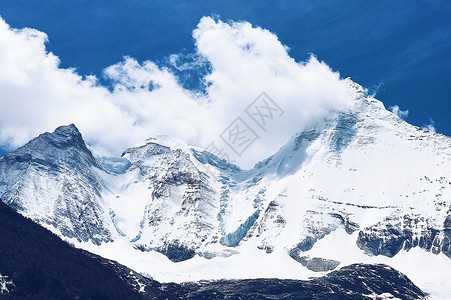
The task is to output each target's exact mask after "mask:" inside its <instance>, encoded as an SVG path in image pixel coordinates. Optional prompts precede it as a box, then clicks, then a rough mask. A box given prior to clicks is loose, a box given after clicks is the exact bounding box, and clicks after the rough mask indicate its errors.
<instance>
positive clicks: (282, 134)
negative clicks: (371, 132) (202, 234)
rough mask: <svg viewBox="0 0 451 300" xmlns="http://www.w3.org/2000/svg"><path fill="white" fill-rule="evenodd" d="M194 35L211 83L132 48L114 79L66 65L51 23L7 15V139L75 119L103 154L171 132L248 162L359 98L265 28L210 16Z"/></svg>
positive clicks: (3, 109) (1, 38)
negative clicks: (34, 24) (43, 25)
mask: <svg viewBox="0 0 451 300" xmlns="http://www.w3.org/2000/svg"><path fill="white" fill-rule="evenodd" d="M193 38H194V40H195V45H196V52H197V53H195V55H196V56H197V57H199V59H200V60H202V61H207V62H208V63H209V64H210V72H208V73H207V74H206V75H205V76H203V77H202V78H201V81H202V82H203V83H204V86H205V90H204V91H203V92H198V91H194V90H189V89H186V88H184V87H183V84H182V81H183V78H180V77H177V76H176V75H175V74H174V73H173V72H172V71H171V68H170V66H169V65H168V66H164V65H157V64H156V63H154V62H151V61H145V62H142V63H139V62H138V61H136V60H135V59H133V58H131V57H125V58H124V60H123V61H122V62H119V63H117V64H115V65H112V66H109V67H107V68H106V69H105V70H104V74H105V76H106V77H107V79H108V80H109V81H110V82H111V86H108V87H107V86H102V85H101V84H100V83H99V82H98V81H97V79H96V78H95V77H94V76H85V77H82V76H80V75H79V74H77V72H76V70H74V69H62V68H59V59H58V57H56V56H55V55H54V54H52V53H49V52H47V51H46V48H45V43H46V41H47V36H46V34H45V33H42V32H40V31H37V30H34V29H28V28H25V29H20V30H18V29H12V28H10V27H9V26H8V25H7V24H6V23H5V21H4V20H2V19H1V20H0V90H1V91H2V95H1V97H2V98H1V99H0V145H2V146H3V147H9V148H10V149H13V148H15V147H18V146H21V145H23V144H24V143H26V142H27V141H28V140H29V139H31V138H32V137H34V136H36V135H37V134H39V133H42V132H44V131H51V130H53V129H54V128H56V127H57V126H59V125H63V124H69V123H74V124H76V125H77V127H79V129H80V131H81V132H82V133H83V135H84V137H85V139H86V141H87V143H88V145H90V146H91V147H92V148H93V150H94V151H96V152H98V153H100V154H102V155H119V154H120V153H121V152H122V151H123V150H124V149H125V148H127V147H131V146H135V145H138V144H142V143H144V141H145V140H146V138H148V137H152V136H157V135H169V136H173V137H175V138H179V139H182V140H184V141H185V142H187V143H189V144H191V145H194V146H199V147H202V148H208V147H209V146H210V145H212V143H214V145H215V147H217V148H218V149H221V150H223V152H225V153H227V154H228V155H227V156H226V157H225V158H228V159H229V160H231V161H233V162H235V163H237V164H238V165H240V166H242V167H245V168H246V167H251V166H252V165H253V164H254V163H256V162H258V161H259V160H261V159H264V158H266V157H267V156H269V155H271V154H273V153H274V152H275V151H277V150H278V148H279V147H281V146H282V145H283V144H284V143H285V142H286V141H287V140H288V139H289V138H290V137H291V136H292V135H293V134H295V133H296V132H298V131H300V130H302V129H303V128H305V127H306V126H309V125H310V124H312V122H315V121H317V120H318V119H320V118H324V117H326V116H328V115H329V114H330V113H331V112H334V111H340V110H344V109H347V108H348V107H349V106H350V105H351V102H352V100H351V99H352V97H350V96H349V93H350V89H349V87H348V85H347V84H346V82H344V81H343V80H341V79H340V76H339V74H338V73H336V72H333V71H332V70H331V69H330V68H329V67H328V66H327V65H326V64H325V63H323V62H320V61H318V60H317V59H316V58H315V57H314V56H312V57H310V59H309V60H308V61H306V62H296V61H295V60H293V59H292V58H291V57H290V56H289V54H288V48H287V47H286V46H284V45H283V44H282V43H281V42H280V41H279V40H278V38H277V36H276V35H275V34H273V33H271V32H269V31H267V30H265V29H262V28H260V27H254V26H252V25H251V24H250V23H248V22H230V23H225V22H222V21H221V20H215V19H213V18H210V17H204V18H202V19H201V20H200V22H199V24H198V26H197V28H196V29H194V31H193ZM170 58H171V61H172V62H174V61H175V60H177V59H176V58H178V57H176V55H175V56H171V57H170ZM177 63H178V64H179V65H183V62H182V63H181V62H177ZM183 68H185V69H186V68H196V64H193V63H190V64H184V65H183ZM263 92H264V94H262V93H263ZM261 95H264V97H263V98H261V97H260V98H257V97H258V96H261ZM254 100H255V101H254ZM263 116H267V117H266V119H265V117H263ZM261 121H264V124H263V125H262V123H261ZM238 125H239V126H241V127H240V128H241V131H242V129H243V128H245V129H247V130H248V133H252V134H253V135H252V138H253V140H252V143H250V144H249V145H248V146H246V145H244V146H243V144H244V142H245V141H246V140H245V139H241V137H240V138H239V139H237V136H235V139H234V141H235V142H237V141H238V142H239V143H241V144H242V145H239V146H236V145H234V144H233V143H232V145H231V140H230V139H229V140H227V138H230V137H231V135H230V132H231V130H232V129H233V130H234V129H237V128H238V127H239V126H238ZM237 126H238V127H237ZM243 126H244V127H243ZM239 131H240V129H238V130H237V131H236V132H239ZM248 137H249V136H248ZM244 148H245V149H244ZM243 149H244V150H243ZM210 150H211V149H210Z"/></svg>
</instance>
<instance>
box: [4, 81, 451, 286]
mask: <svg viewBox="0 0 451 300" xmlns="http://www.w3.org/2000/svg"><path fill="white" fill-rule="evenodd" d="M348 82H349V84H350V86H351V87H353V88H354V90H355V92H354V93H353V95H354V98H355V99H354V100H355V101H354V105H353V107H351V108H350V109H349V110H348V111H345V112H340V113H336V114H335V115H334V116H333V117H330V118H328V119H324V120H321V121H320V122H318V123H317V124H314V125H313V126H312V127H311V128H308V129H307V130H305V131H302V132H299V133H298V134H297V135H295V136H293V138H292V139H291V140H290V141H288V143H287V144H285V145H284V146H283V147H282V148H281V149H280V150H279V151H278V152H277V153H275V154H274V155H273V156H271V157H269V158H268V159H266V160H264V161H262V162H260V163H258V164H257V165H256V166H255V167H254V168H253V169H251V170H241V169H240V168H238V167H237V166H234V165H232V164H229V163H227V162H225V161H223V160H220V159H218V158H217V157H215V156H214V155H212V154H210V153H208V152H205V151H202V150H201V149H193V148H191V147H189V146H188V145H184V144H183V143H178V144H177V146H175V147H174V146H171V145H173V143H172V144H171V143H170V142H168V143H163V144H166V145H162V144H160V143H158V142H157V141H153V140H149V141H148V142H147V143H146V144H145V145H143V146H141V147H136V148H131V149H128V150H126V151H125V152H124V154H123V155H122V157H121V158H99V159H96V158H94V157H93V156H92V154H91V152H90V151H89V150H88V149H87V148H86V146H85V144H84V142H83V140H82V138H81V135H80V133H79V132H78V130H77V129H76V128H75V127H74V126H73V125H70V126H66V127H60V128H58V129H57V130H56V131H55V132H54V133H51V134H50V133H46V134H43V135H41V136H39V137H38V138H36V139H34V140H33V141H31V142H30V143H28V144H27V145H25V146H24V147H22V148H20V149H18V150H17V151H15V152H13V153H11V154H8V155H6V156H5V157H3V158H1V159H0V197H1V198H2V200H3V201H4V202H5V203H7V204H9V205H10V206H13V207H14V208H16V209H17V210H18V211H20V212H21V213H22V214H24V215H26V216H29V217H30V218H32V219H33V220H35V221H36V222H38V223H41V224H43V225H45V226H47V227H49V228H51V229H52V228H53V230H54V231H55V232H57V233H58V234H60V235H61V236H62V237H64V238H67V239H70V240H72V241H76V240H78V242H79V244H78V245H80V246H81V247H84V248H85V249H88V250H90V251H93V252H96V253H98V254H100V255H103V256H105V257H108V258H112V259H116V260H118V261H119V262H121V263H123V264H125V265H127V266H129V267H131V268H134V269H136V270H137V271H140V272H142V273H146V274H148V275H151V276H153V277H155V278H156V279H158V280H163V281H167V280H174V281H186V280H192V279H194V280H197V279H212V278H215V279H218V278H230V277H234V278H246V277H247V278H249V277H279V278H304V277H308V276H314V275H319V274H322V272H327V271H330V270H333V269H335V268H339V267H341V266H343V265H345V264H349V263H352V262H366V263H376V262H383V263H387V264H390V265H392V266H395V267H396V268H398V269H399V270H400V271H401V272H404V273H406V274H407V275H408V276H414V277H415V276H417V275H418V272H422V273H423V274H425V275H424V277H421V276H419V277H418V276H417V277H415V279H417V281H422V282H415V280H414V282H415V283H417V284H419V285H420V287H426V289H429V290H431V291H432V290H435V291H439V290H440V289H441V288H446V287H444V286H442V283H443V282H445V283H446V281H447V280H448V281H449V280H451V276H450V275H448V273H449V272H445V271H443V270H449V268H450V267H451V260H450V258H451V211H450V207H451V138H449V137H447V136H443V135H440V134H436V133H432V132H428V131H426V130H424V129H422V128H418V127H415V126H412V125H410V124H408V123H406V122H405V121H403V120H402V119H400V118H398V117H397V116H396V115H395V114H393V113H391V112H389V111H387V110H386V109H385V108H384V106H383V104H382V103H381V102H380V101H378V100H376V99H374V98H373V97H371V96H369V95H368V94H367V93H366V92H365V91H364V90H363V89H362V88H361V87H360V86H359V85H358V84H356V83H354V82H353V81H351V80H348ZM95 245H97V246H95ZM340 249H341V250H340ZM162 254H163V255H164V256H166V257H164V256H163V255H162ZM412 257H415V258H418V257H421V259H423V260H424V261H428V262H430V263H429V264H427V265H426V266H425V265H420V263H417V265H415V264H413V263H412V262H411V261H412V260H411V258H412ZM175 262H177V263H175ZM432 266H439V268H441V269H440V270H435V272H436V273H434V275H435V276H436V277H434V278H435V283H433V282H429V281H428V280H427V279H425V278H427V277H428V276H430V275H431V274H427V272H434V270H432ZM428 267H429V269H430V271H428ZM419 270H421V271H419ZM422 284H423V286H422ZM432 285H433V286H432ZM448 292H451V291H449V290H448Z"/></svg>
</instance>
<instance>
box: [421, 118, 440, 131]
mask: <svg viewBox="0 0 451 300" xmlns="http://www.w3.org/2000/svg"><path fill="white" fill-rule="evenodd" d="M423 128H424V129H426V130H428V131H430V132H434V133H435V132H437V131H436V130H435V122H434V120H432V119H429V124H424V125H423Z"/></svg>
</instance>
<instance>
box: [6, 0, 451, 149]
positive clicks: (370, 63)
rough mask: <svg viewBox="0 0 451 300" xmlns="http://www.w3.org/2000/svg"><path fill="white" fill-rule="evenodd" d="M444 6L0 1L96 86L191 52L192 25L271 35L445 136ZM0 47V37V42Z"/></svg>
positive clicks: (450, 10)
mask: <svg viewBox="0 0 451 300" xmlns="http://www.w3.org/2000/svg"><path fill="white" fill-rule="evenodd" d="M450 3H451V1H449V0H444V1H349V0H348V1H341V0H326V1H297V2H294V1H268V0H265V1H235V0H234V1H149V0H128V1H117V0H108V1H107V0H97V1H84V0H78V1H56V0H53V1H46V0H40V1H37V0H1V2H0V15H1V16H2V17H3V18H4V19H5V20H6V22H7V23H9V24H10V25H11V26H12V27H15V28H22V27H32V28H36V29H38V30H41V31H44V32H46V33H47V34H48V36H49V39H50V42H49V44H48V45H47V48H48V49H49V50H50V51H52V52H54V53H55V54H56V55H57V56H59V57H60V59H61V66H62V67H75V68H76V69H77V70H78V72H79V73H80V74H82V75H87V74H95V75H97V76H98V77H101V76H102V75H101V74H102V70H103V69H104V68H105V67H107V66H109V65H112V64H114V63H117V62H119V61H121V60H122V57H123V56H124V55H128V56H131V57H134V58H136V59H137V60H139V61H143V60H153V61H160V62H162V61H163V60H164V58H165V57H167V56H168V55H170V54H173V53H178V52H186V53H190V52H192V51H193V49H194V44H193V39H192V37H191V32H192V30H193V29H194V28H195V27H196V25H197V23H198V22H199V19H200V18H201V17H202V16H211V15H219V17H220V18H221V19H222V20H234V21H239V20H246V21H249V22H251V23H252V24H254V25H256V26H261V27H263V28H266V29H268V30H270V31H271V32H273V33H275V34H276V35H277V36H278V37H279V39H280V41H281V42H282V43H283V44H285V45H287V46H288V47H290V49H291V50H290V55H291V56H292V57H293V58H295V59H296V60H297V61H301V60H305V59H306V58H307V57H308V56H309V54H310V53H314V54H315V55H316V56H317V57H318V59H320V60H324V61H325V62H326V63H327V64H328V65H330V66H331V67H332V69H334V70H336V71H339V72H340V74H341V76H342V77H347V76H351V77H352V78H353V79H354V80H355V81H357V82H358V83H360V84H362V85H363V86H364V87H366V88H368V89H369V90H370V91H376V90H377V96H376V97H377V98H378V99H380V100H382V101H383V102H384V104H385V105H386V106H387V107H388V106H392V105H395V104H397V105H399V106H400V108H401V109H403V110H405V109H409V111H410V114H409V116H408V117H407V121H408V122H410V123H412V124H415V125H418V126H422V125H424V124H426V123H429V118H432V119H433V120H434V121H435V124H436V129H437V131H438V132H440V133H443V134H446V135H449V136H451V122H450V121H449V120H450V117H449V115H450V113H451V101H450V100H451V4H450ZM0 38H1V37H0ZM1 151H2V150H1V149H0V155H1Z"/></svg>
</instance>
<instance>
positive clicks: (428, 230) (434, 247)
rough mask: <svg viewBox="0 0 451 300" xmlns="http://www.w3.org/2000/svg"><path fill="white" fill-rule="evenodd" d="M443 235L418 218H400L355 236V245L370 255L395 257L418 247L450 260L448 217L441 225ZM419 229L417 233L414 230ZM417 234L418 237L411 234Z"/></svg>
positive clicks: (392, 219)
mask: <svg viewBox="0 0 451 300" xmlns="http://www.w3.org/2000/svg"><path fill="white" fill-rule="evenodd" d="M443 228H444V229H443V234H441V231H440V230H437V229H435V228H433V227H432V226H430V225H429V224H428V223H427V221H425V220H424V218H422V217H421V216H411V215H404V216H403V217H402V222H401V221H400V219H399V218H396V217H395V218H387V219H385V220H384V221H383V222H380V223H378V224H376V225H374V226H371V227H368V228H364V229H363V230H361V231H360V232H359V236H358V238H357V245H358V246H359V247H360V248H361V249H362V250H364V251H366V252H367V253H370V254H373V255H380V254H381V255H385V256H388V257H393V256H395V255H396V254H397V253H398V252H399V251H401V250H402V249H404V250H406V251H409V250H410V249H412V248H414V247H420V248H422V249H424V250H426V251H430V252H432V253H434V254H440V253H442V252H443V254H445V255H447V256H448V257H451V253H450V241H451V235H450V234H451V216H448V217H447V218H446V220H445V222H444V226H443ZM415 229H420V230H415ZM413 232H419V233H413Z"/></svg>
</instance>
